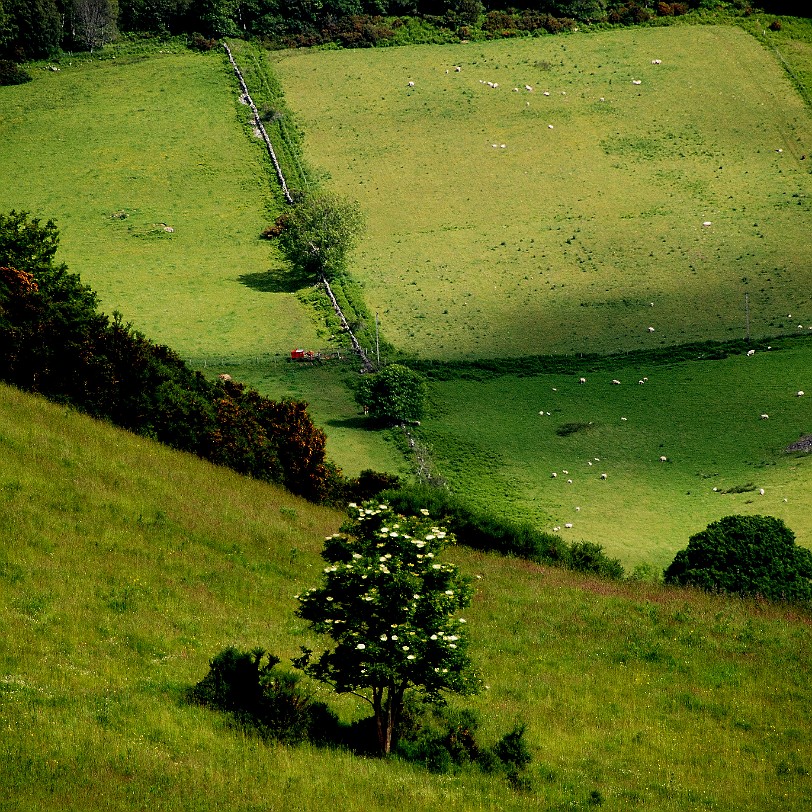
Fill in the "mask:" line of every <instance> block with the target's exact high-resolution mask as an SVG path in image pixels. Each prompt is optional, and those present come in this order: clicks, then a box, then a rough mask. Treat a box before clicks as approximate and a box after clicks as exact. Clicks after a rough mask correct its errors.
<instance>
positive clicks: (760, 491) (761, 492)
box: [758, 488, 764, 496]
mask: <svg viewBox="0 0 812 812" xmlns="http://www.w3.org/2000/svg"><path fill="white" fill-rule="evenodd" d="M758 492H759V493H760V494H761V495H762V496H764V488H759V489H758Z"/></svg>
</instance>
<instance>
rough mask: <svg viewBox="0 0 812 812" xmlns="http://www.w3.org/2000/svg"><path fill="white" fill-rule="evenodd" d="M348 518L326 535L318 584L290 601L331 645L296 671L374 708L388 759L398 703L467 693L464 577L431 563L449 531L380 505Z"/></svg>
mask: <svg viewBox="0 0 812 812" xmlns="http://www.w3.org/2000/svg"><path fill="white" fill-rule="evenodd" d="M349 514H350V521H348V522H346V523H345V524H344V525H343V526H342V527H341V531H342V532H341V533H336V534H335V535H333V536H331V537H329V538H328V539H327V541H326V543H325V545H324V550H323V552H322V558H324V560H325V561H326V562H327V564H328V566H327V567H325V569H324V586H322V587H320V588H316V587H313V588H312V589H310V590H309V591H307V592H305V593H304V594H302V595H297V599H298V600H299V608H298V609H297V612H296V614H297V615H298V616H299V617H301V618H303V619H304V620H307V621H308V622H309V623H310V627H311V628H312V629H313V630H314V631H316V632H318V633H320V634H326V635H329V636H330V637H331V638H332V639H333V644H334V645H333V647H332V648H330V649H328V650H327V651H325V652H323V653H322V654H321V655H320V656H319V657H318V658H316V659H313V658H312V654H313V653H312V651H310V650H309V649H305V648H303V649H302V651H303V656H302V657H300V658H298V659H297V660H295V661H294V663H295V665H296V666H297V667H298V668H302V669H304V670H305V672H306V673H307V674H309V675H310V676H312V677H315V678H316V679H318V680H320V681H322V682H325V683H327V684H329V685H332V686H333V688H335V690H336V691H337V692H339V693H351V694H354V695H355V696H358V697H361V698H362V699H364V700H365V701H366V702H368V703H369V704H370V705H371V706H372V710H373V713H374V717H375V723H376V732H377V736H378V745H379V748H380V751H381V753H383V754H388V753H389V752H390V751H391V749H392V746H393V744H394V739H395V731H396V726H397V723H398V719H399V716H400V711H401V708H402V706H403V696H404V693H405V692H406V691H407V690H408V689H410V688H414V689H417V690H419V691H422V692H423V693H424V694H425V695H427V696H428V697H430V698H438V697H439V696H440V695H441V693H442V692H444V691H452V692H455V693H475V692H476V690H477V689H478V687H479V680H478V677H477V676H476V674H475V673H474V671H473V668H472V666H471V662H470V660H469V658H468V654H467V648H468V640H467V635H466V628H465V618H462V617H459V616H458V615H457V613H458V612H459V610H461V609H463V608H465V607H466V606H468V605H469V603H470V601H471V596H472V594H473V590H472V588H471V584H470V580H469V579H468V578H465V577H463V576H461V575H460V574H459V572H458V571H457V568H456V567H455V566H454V565H452V564H445V563H441V562H440V561H438V560H437V559H438V556H439V554H440V553H441V552H442V550H443V549H444V548H445V547H447V546H448V545H449V544H453V543H454V538H453V536H452V535H450V534H449V533H447V532H446V531H445V530H443V529H442V528H439V527H436V526H435V525H434V524H433V523H432V522H431V520H430V519H429V518H428V511H423V516H418V517H408V518H407V517H404V516H399V515H397V514H396V513H394V512H393V511H392V510H391V509H390V508H389V507H388V506H387V505H375V504H374V503H373V502H367V503H365V504H364V505H363V506H362V507H358V506H356V505H355V504H350V506H349Z"/></svg>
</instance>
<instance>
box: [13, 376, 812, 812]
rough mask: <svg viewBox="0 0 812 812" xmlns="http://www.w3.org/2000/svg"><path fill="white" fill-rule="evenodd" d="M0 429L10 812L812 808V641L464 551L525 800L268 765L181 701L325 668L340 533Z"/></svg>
mask: <svg viewBox="0 0 812 812" xmlns="http://www.w3.org/2000/svg"><path fill="white" fill-rule="evenodd" d="M0 426H2V433H1V434H0V505H2V510H0V530H2V532H1V533H0V628H2V632H3V633H2V634H1V635H0V729H1V730H2V736H0V810H9V812H11V810H14V811H15V812H19V810H32V812H33V810H37V812H43V810H52V809H53V810H57V809H65V808H70V809H71V810H76V812H82V811H83V810H88V811H89V810H94V812H95V810H98V809H109V810H137V809H145V808H149V809H154V810H172V812H179V811H181V812H182V811H183V810H190V811H191V810H194V811H195V812H209V811H211V812H214V810H222V809H224V808H228V809H233V810H235V811H236V812H249V811H252V810H257V809H271V810H296V811H297V812H322V811H323V810H327V809H341V810H347V812H355V810H359V812H360V810H364V812H369V811H370V810H372V812H375V811H376V810H391V809H401V808H414V809H419V810H427V812H430V811H431V810H443V811H444V812H449V810H451V811H453V812H463V810H483V809H487V810H496V809H500V810H530V809H539V808H542V809H581V810H586V809H591V808H593V807H594V805H596V804H597V803H602V804H603V806H604V808H607V809H617V810H627V809H638V808H639V809H657V810H662V812H678V811H680V812H681V810H686V809H697V808H708V809H714V810H718V811H719V812H740V810H742V809H759V810H764V812H802V810H807V809H808V808H809V806H810V804H811V803H812V778H810V772H811V771H812V761H810V753H811V752H812V743H811V742H810V731H812V718H810V712H811V711H810V709H812V702H811V701H810V700H812V683H810V667H809V663H810V653H812V652H810V645H811V644H812V634H811V633H810V627H809V624H808V622H807V620H806V619H805V618H799V617H797V616H793V615H792V614H791V613H789V612H785V611H783V610H781V609H779V608H776V607H770V606H764V605H757V604H754V603H749V602H742V601H739V600H733V599H725V598H720V597H712V596H707V595H701V594H695V593H693V592H691V591H689V590H675V589H663V588H660V587H655V586H651V585H646V584H639V583H638V584H617V583H606V582H598V581H594V580H591V579H588V578H584V577H579V576H575V575H573V574H571V573H565V572H561V571H557V570H554V569H546V568H541V567H537V566H534V565H530V564H527V562H522V561H517V560H509V559H503V558H501V557H499V556H489V555H482V554H476V553H472V552H471V551H467V550H464V549H455V550H452V551H451V555H452V557H453V559H454V561H455V562H456V563H457V564H458V565H459V566H460V568H461V569H462V571H463V572H464V573H466V574H468V575H470V576H471V577H473V578H474V580H475V584H476V589H477V594H476V597H475V600H474V603H473V605H472V606H471V608H470V611H469V612H467V613H466V614H467V619H468V623H469V628H470V633H471V639H472V650H471V654H472V657H473V658H474V660H475V662H476V663H477V664H478V665H479V667H480V668H481V670H482V675H483V678H484V681H485V683H486V685H487V686H488V687H487V689H486V690H485V691H484V692H483V693H482V694H481V695H479V696H478V697H472V698H466V699H464V700H463V704H464V705H465V706H467V707H472V708H473V709H475V710H476V711H477V712H478V713H479V714H480V717H481V720H482V737H483V739H484V740H485V741H486V742H492V741H494V740H495V739H496V738H497V737H498V736H500V735H501V734H502V733H504V732H505V731H506V730H508V729H510V728H511V727H512V726H513V724H514V723H515V722H516V721H517V720H519V721H523V722H526V723H527V724H528V739H529V744H530V747H531V749H532V751H533V755H534V761H533V763H532V764H531V765H530V768H529V772H528V778H529V781H530V789H528V790H526V791H515V790H512V789H510V788H509V786H508V784H507V783H506V782H505V781H504V779H503V778H502V777H499V776H491V775H485V774H480V773H476V772H471V773H468V772H463V773H460V774H458V775H441V776H435V775H431V774H430V773H428V772H426V771H425V770H423V769H421V768H419V767H416V766H414V765H408V764H404V763H401V762H398V761H391V762H388V763H384V762H381V761H378V760H376V759H360V758H355V757H353V756H351V755H349V754H348V753H346V752H342V751H323V750H317V749H313V748H310V747H300V748H285V747H280V746H275V745H264V744H262V743H260V742H259V741H257V740H256V739H254V738H253V737H251V736H250V735H246V734H245V733H243V732H242V731H240V730H239V729H237V728H234V727H232V726H229V725H228V724H227V722H226V721H225V720H224V719H223V718H222V717H220V716H218V715H217V714H215V713H212V712H209V711H206V710H204V709H201V708H198V707H192V706H189V705H188V704H186V703H185V702H184V699H183V697H184V691H185V689H186V688H187V687H189V686H190V685H192V684H194V683H195V682H196V681H198V680H199V679H201V677H202V676H203V675H204V674H205V673H206V670H207V666H208V661H209V659H210V658H211V657H212V656H213V655H214V654H215V653H217V652H218V651H220V650H221V649H222V648H224V647H225V646H227V645H229V644H233V645H236V646H239V647H242V648H248V649H250V648H253V647H255V646H262V647H266V648H269V649H271V650H272V651H274V652H275V653H277V654H278V655H280V656H281V657H283V658H285V659H286V660H287V658H288V657H291V656H293V655H295V654H297V653H298V647H299V646H300V645H302V644H304V645H314V643H315V642H316V641H314V640H312V639H311V638H310V636H309V635H308V634H306V633H305V630H304V628H303V624H302V623H301V622H299V621H297V620H296V619H295V618H294V617H293V614H292V612H293V608H294V606H295V601H294V599H293V595H294V594H296V593H298V592H300V591H301V590H302V589H303V588H308V587H309V586H314V585H316V584H317V583H318V582H319V577H320V574H321V570H322V566H323V561H321V559H320V558H319V557H318V552H319V550H320V549H321V545H322V543H323V538H324V536H325V535H327V534H330V533H332V532H334V531H335V529H336V527H337V526H338V524H339V523H340V521H341V519H342V516H341V514H339V513H336V512H334V511H329V510H326V509H323V508H318V507H314V506H313V505H310V504H307V503H305V502H303V501H301V500H298V499H296V498H294V497H292V496H291V495H290V494H287V493H285V492H284V491H281V490H279V489H277V488H274V487H272V486H268V485H264V484H262V483H259V482H255V481H251V480H248V479H245V478H243V477H239V476H237V475H236V474H234V473H232V472H230V471H227V470H222V469H217V468H214V467H213V466H211V465H208V464H206V463H204V462H201V461H200V460H198V459H195V458H193V457H190V456H188V455H183V454H179V453H175V452H172V451H170V450H168V449H166V448H164V447H161V446H158V445H156V444H153V443H151V442H149V441H147V440H145V439H143V438H137V437H133V436H132V435H129V434H127V433H126V432H121V431H117V430H115V429H112V428H111V427H109V426H105V425H103V424H100V423H96V422H94V421H92V420H90V419H88V418H86V417H83V416H81V415H78V414H76V413H75V412H72V411H70V410H66V409H64V408H63V407H60V406H57V405H53V404H48V403H45V402H44V401H42V400H40V399H38V398H34V397H31V396H28V395H25V394H22V393H20V392H18V391H15V390H12V389H9V388H7V387H3V386H0ZM320 697H321V698H324V699H327V700H328V701H331V702H333V699H332V697H330V696H329V695H328V694H325V693H324V692H323V691H322V692H320ZM335 707H336V708H337V709H338V710H339V711H340V712H341V713H342V715H343V716H344V717H345V718H351V717H354V716H357V715H359V713H360V712H361V710H360V708H359V706H358V705H356V704H355V703H354V701H353V700H352V699H351V698H347V699H346V700H345V701H342V702H338V703H336V704H335Z"/></svg>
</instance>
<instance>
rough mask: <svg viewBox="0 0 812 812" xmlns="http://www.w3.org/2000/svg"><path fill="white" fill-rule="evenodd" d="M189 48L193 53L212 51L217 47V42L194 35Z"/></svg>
mask: <svg viewBox="0 0 812 812" xmlns="http://www.w3.org/2000/svg"><path fill="white" fill-rule="evenodd" d="M187 44H188V47H189V48H190V49H191V50H193V51H203V52H205V51H211V50H212V48H216V47H217V40H216V39H214V37H211V38H207V37H204V36H203V35H202V34H192V35H191V36H190V37H189V42H188V43H187Z"/></svg>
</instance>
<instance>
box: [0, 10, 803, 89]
mask: <svg viewBox="0 0 812 812" xmlns="http://www.w3.org/2000/svg"><path fill="white" fill-rule="evenodd" d="M716 12H719V13H723V14H732V15H736V16H750V15H752V14H754V13H757V12H766V13H768V14H776V15H780V14H786V15H794V16H807V17H808V16H810V13H812V12H810V8H809V5H808V3H805V2H802V0H760V1H759V2H757V3H755V4H754V3H751V2H749V0H676V2H669V1H668V0H535V2H533V1H532V0H529V1H528V0H525V2H524V3H522V4H521V5H519V4H516V3H511V2H499V0H491V1H490V2H481V0H325V1H324V2H321V3H311V2H307V0H293V2H288V1H287V0H202V1H201V2H192V0H157V1H156V0H0V60H3V61H7V62H10V63H11V64H15V63H21V62H25V61H29V60H36V59H54V58H57V57H58V56H59V55H60V53H64V52H75V51H89V52H91V53H93V52H94V51H96V50H98V49H100V48H103V47H104V46H105V45H106V44H108V43H110V42H113V41H114V40H116V39H117V38H118V37H120V36H122V35H123V36H125V37H132V36H136V37H137V36H158V37H170V36H184V37H187V38H189V41H190V43H191V44H192V45H193V46H195V47H198V48H201V49H206V48H210V47H212V46H213V44H214V41H215V40H216V39H219V38H222V37H242V38H255V39H258V40H261V41H262V42H264V43H265V44H267V45H268V46H269V47H274V48H289V47H312V46H325V45H332V46H340V47H371V46H375V45H397V44H405V43H419V42H429V43H432V42H433V43H443V42H459V41H462V40H485V39H494V38H502V37H515V36H527V35H534V34H548V33H552V34H555V33H559V32H566V31H572V30H574V29H575V28H576V27H577V26H579V25H587V26H593V27H594V26H597V27H603V26H625V25H640V24H648V23H668V22H670V21H671V20H673V19H674V18H675V17H683V16H686V15H689V16H690V15H699V16H700V17H702V18H703V20H704V18H705V17H706V16H707V15H708V14H711V15H712V14H714V13H716ZM775 24H776V25H778V26H780V21H775ZM5 72H7V73H8V76H9V78H10V81H8V82H7V83H8V84H13V83H17V82H18V81H20V80H21V76H22V75H21V74H20V73H19V72H15V71H13V70H12V69H11V68H7V70H6V71H5ZM0 78H2V77H0ZM23 81H24V79H23Z"/></svg>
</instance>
